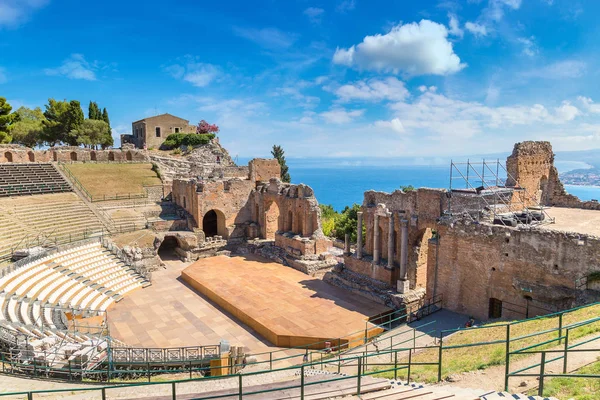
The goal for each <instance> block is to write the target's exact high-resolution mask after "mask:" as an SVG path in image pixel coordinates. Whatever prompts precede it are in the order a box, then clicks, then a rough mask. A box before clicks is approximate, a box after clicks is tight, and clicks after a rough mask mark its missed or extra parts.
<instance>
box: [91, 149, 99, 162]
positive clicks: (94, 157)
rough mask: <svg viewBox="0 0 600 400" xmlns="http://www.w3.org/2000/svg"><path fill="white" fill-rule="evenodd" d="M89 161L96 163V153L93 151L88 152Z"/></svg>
mask: <svg viewBox="0 0 600 400" xmlns="http://www.w3.org/2000/svg"><path fill="white" fill-rule="evenodd" d="M90 160H92V161H98V160H97V159H96V152H95V151H90Z"/></svg>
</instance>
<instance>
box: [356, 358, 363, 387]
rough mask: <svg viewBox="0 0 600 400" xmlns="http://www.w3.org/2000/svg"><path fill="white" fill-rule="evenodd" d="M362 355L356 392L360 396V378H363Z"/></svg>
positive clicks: (359, 361) (359, 359)
mask: <svg viewBox="0 0 600 400" xmlns="http://www.w3.org/2000/svg"><path fill="white" fill-rule="evenodd" d="M361 360H362V357H360V356H359V357H358V377H357V382H356V394H357V395H359V396H360V378H361V376H360V375H361V373H362V368H361V366H362V363H361Z"/></svg>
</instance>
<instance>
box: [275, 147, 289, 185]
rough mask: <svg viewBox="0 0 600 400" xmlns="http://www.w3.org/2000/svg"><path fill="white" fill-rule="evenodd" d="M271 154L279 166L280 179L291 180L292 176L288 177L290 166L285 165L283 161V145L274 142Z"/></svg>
mask: <svg viewBox="0 0 600 400" xmlns="http://www.w3.org/2000/svg"><path fill="white" fill-rule="evenodd" d="M271 154H272V155H273V158H275V159H277V161H278V162H279V166H280V167H281V180H282V181H283V182H291V181H292V178H291V177H290V171H289V169H290V168H289V167H288V166H287V163H286V161H285V152H284V151H283V147H281V146H278V145H276V144H274V145H273V149H272V150H271Z"/></svg>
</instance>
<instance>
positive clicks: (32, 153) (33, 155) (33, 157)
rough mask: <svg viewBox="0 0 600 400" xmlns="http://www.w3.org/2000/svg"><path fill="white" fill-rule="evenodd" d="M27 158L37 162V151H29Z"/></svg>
mask: <svg viewBox="0 0 600 400" xmlns="http://www.w3.org/2000/svg"><path fill="white" fill-rule="evenodd" d="M27 158H28V159H29V162H35V153H34V152H33V151H28V152H27Z"/></svg>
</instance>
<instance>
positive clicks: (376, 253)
mask: <svg viewBox="0 0 600 400" xmlns="http://www.w3.org/2000/svg"><path fill="white" fill-rule="evenodd" d="M379 240H380V237H379V215H377V214H375V215H374V216H373V262H374V263H375V264H377V263H378V262H379Z"/></svg>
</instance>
